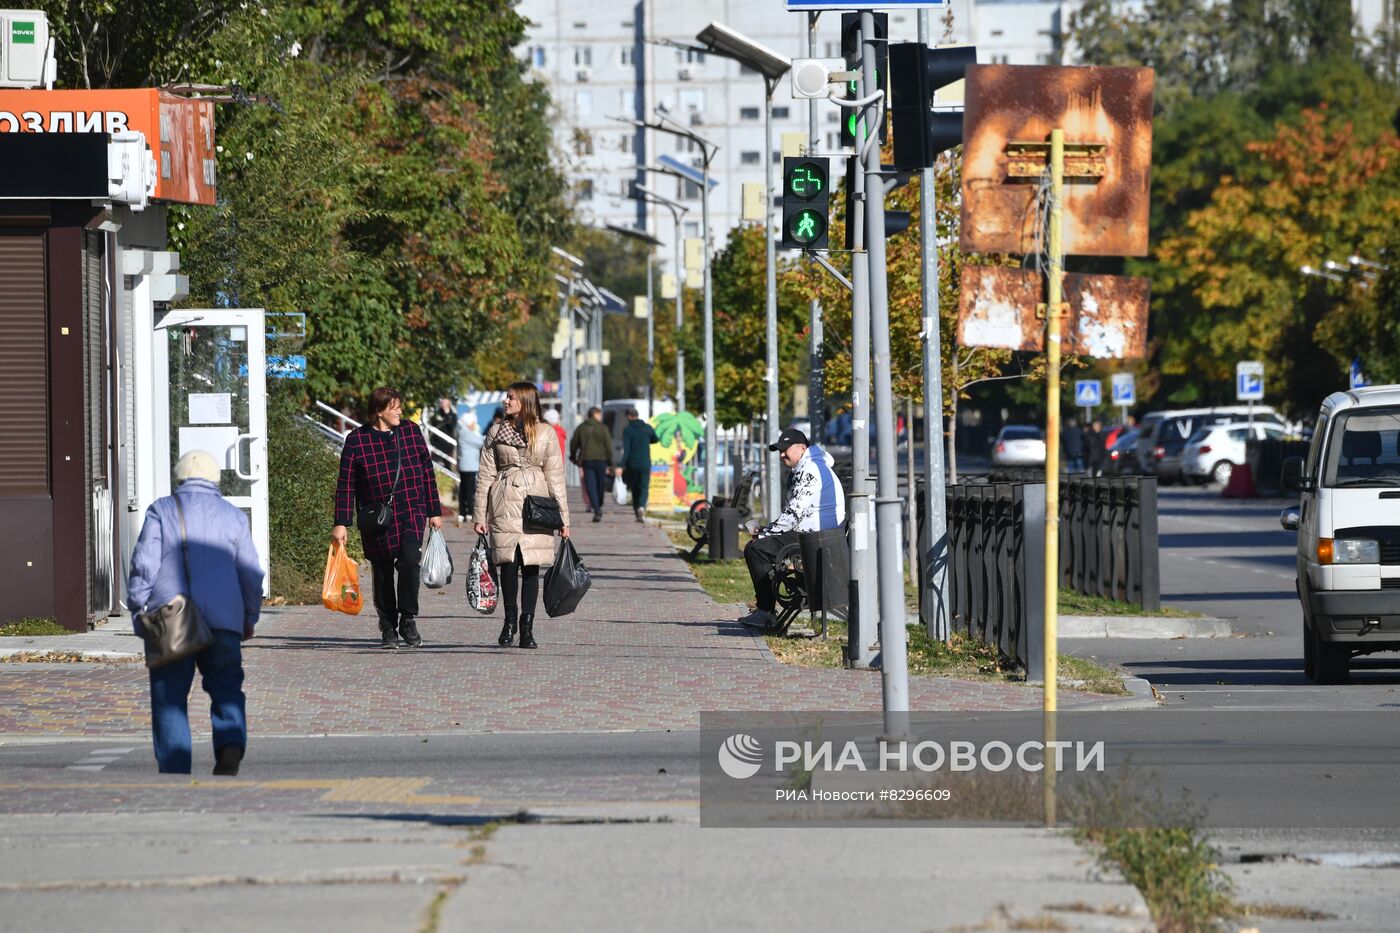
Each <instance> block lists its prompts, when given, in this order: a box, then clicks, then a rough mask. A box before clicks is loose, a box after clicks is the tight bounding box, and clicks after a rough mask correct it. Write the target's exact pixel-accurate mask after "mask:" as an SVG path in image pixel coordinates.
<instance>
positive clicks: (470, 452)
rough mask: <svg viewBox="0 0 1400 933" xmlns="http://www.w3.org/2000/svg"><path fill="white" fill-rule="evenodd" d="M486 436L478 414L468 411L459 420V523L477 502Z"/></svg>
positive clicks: (469, 513)
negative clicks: (477, 484)
mask: <svg viewBox="0 0 1400 933" xmlns="http://www.w3.org/2000/svg"><path fill="white" fill-rule="evenodd" d="M485 443H486V437H485V435H483V434H482V433H481V426H480V425H479V424H477V421H476V415H474V414H472V413H471V412H467V415H466V417H465V418H463V419H462V420H461V421H458V422H457V472H458V475H459V476H460V478H461V481H462V482H461V484H460V485H459V486H458V487H457V524H458V525H461V524H462V521H463V519H464V517H466V516H469V515H471V510H472V504H473V503H474V502H476V474H477V473H479V472H481V447H482V445H483V444H485Z"/></svg>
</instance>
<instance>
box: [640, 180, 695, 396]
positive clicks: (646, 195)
mask: <svg viewBox="0 0 1400 933" xmlns="http://www.w3.org/2000/svg"><path fill="white" fill-rule="evenodd" d="M636 189H637V192H638V193H639V194H641V195H642V200H644V201H647V202H649V203H651V204H659V205H661V206H662V207H664V208H666V209H667V210H669V211H670V212H671V221H672V223H673V224H674V225H675V237H674V239H675V251H676V334H677V343H676V411H677V412H682V411H685V350H684V348H682V347H681V345H680V342H679V335H680V332H681V326H682V324H683V323H684V320H683V318H682V316H681V302H682V300H683V295H684V289H685V274H684V272H683V270H682V269H681V218H682V217H684V216H685V213H686V211H688V210H690V208H688V207H686V206H685V205H684V204H681V203H680V202H679V201H673V200H671V199H670V198H668V197H666V196H664V195H660V194H657V193H656V192H655V191H652V190H651V189H650V188H648V187H647V186H646V185H643V184H638V185H637V186H636Z"/></svg>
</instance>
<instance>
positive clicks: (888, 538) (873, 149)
mask: <svg viewBox="0 0 1400 933" xmlns="http://www.w3.org/2000/svg"><path fill="white" fill-rule="evenodd" d="M860 31H861V65H862V68H861V70H862V71H863V72H864V78H865V87H866V88H877V87H879V86H880V84H879V77H878V74H877V72H876V69H875V49H876V39H875V14H874V13H872V12H869V11H863V12H862V13H861V14H860ZM885 103H886V102H885V101H883V100H882V101H880V102H879V106H878V107H877V108H876V109H875V111H874V117H875V118H874V119H872V120H871V121H870V124H869V125H868V126H867V127H866V130H865V131H866V133H867V134H870V135H871V136H875V135H876V134H878V133H879V128H880V127H879V119H878V117H879V114H880V112H881V111H882V110H883V109H884V107H885ZM871 142H872V143H873V140H872V141H871ZM864 171H865V190H866V192H867V197H866V199H865V235H866V239H867V241H868V243H867V245H866V255H867V257H868V261H869V263H870V324H871V327H870V336H871V348H870V349H871V353H872V355H873V365H872V371H873V373H874V377H875V378H874V380H873V381H874V388H875V442H876V443H875V457H876V471H877V472H876V479H877V482H878V491H877V495H876V499H875V525H876V528H877V530H878V540H879V548H880V555H881V557H882V558H883V559H882V560H881V561H880V562H879V580H880V685H881V692H882V694H883V697H884V709H885V733H884V734H885V737H886V738H890V739H902V738H903V737H905V736H906V735H908V733H909V667H908V655H907V648H908V646H907V642H906V638H907V635H906V632H905V630H904V579H903V577H904V573H903V566H902V565H903V561H902V560H901V559H900V551H901V550H902V547H901V544H902V542H901V540H900V539H901V537H902V534H901V532H902V530H903V529H902V527H901V526H902V524H903V513H904V509H903V505H904V500H902V499H901V498H900V497H899V472H898V471H899V465H898V460H897V458H896V451H895V443H896V440H897V438H896V437H895V426H894V389H893V385H892V382H891V376H890V309H889V303H888V297H887V295H886V282H885V272H886V270H885V183H884V177H883V175H881V173H880V147H879V146H878V145H874V144H872V145H869V146H866V147H865V166H864Z"/></svg>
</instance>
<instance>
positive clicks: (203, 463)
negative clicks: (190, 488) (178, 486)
mask: <svg viewBox="0 0 1400 933" xmlns="http://www.w3.org/2000/svg"><path fill="white" fill-rule="evenodd" d="M187 479H203V480H208V481H209V482H211V483H214V484H215V485H218V482H219V464H218V461H216V460H215V459H214V455H213V454H211V453H207V452H205V451H203V450H191V451H190V452H189V453H187V454H185V455H184V456H183V457H181V458H180V462H179V463H177V464H175V482H177V483H183V482H184V481H185V480H187Z"/></svg>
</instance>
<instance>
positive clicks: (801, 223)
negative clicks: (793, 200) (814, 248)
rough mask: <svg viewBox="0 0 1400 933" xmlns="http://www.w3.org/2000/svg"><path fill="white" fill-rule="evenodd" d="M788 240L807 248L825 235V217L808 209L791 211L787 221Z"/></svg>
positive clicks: (819, 212) (816, 211)
mask: <svg viewBox="0 0 1400 933" xmlns="http://www.w3.org/2000/svg"><path fill="white" fill-rule="evenodd" d="M787 235H788V239H790V240H792V241H793V242H794V243H797V244H798V245H799V246H809V245H810V244H812V243H815V242H817V241H818V240H820V239H821V238H822V237H823V236H825V235H826V215H825V214H824V213H822V212H821V211H818V210H815V209H813V208H810V207H804V208H802V209H801V210H799V211H793V213H792V214H791V215H790V216H789V217H788V221H787Z"/></svg>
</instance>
